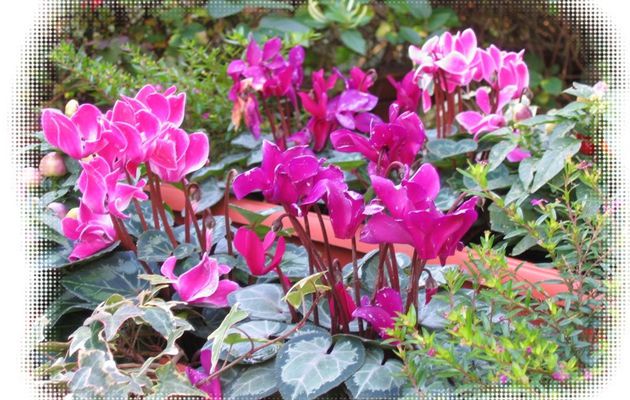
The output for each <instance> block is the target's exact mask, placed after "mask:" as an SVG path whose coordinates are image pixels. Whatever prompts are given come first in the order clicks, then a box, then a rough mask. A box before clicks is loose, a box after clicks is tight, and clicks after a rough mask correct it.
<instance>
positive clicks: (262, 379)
mask: <svg viewBox="0 0 630 400" xmlns="http://www.w3.org/2000/svg"><path fill="white" fill-rule="evenodd" d="M221 389H222V390H223V397H224V398H226V399H249V400H259V399H263V398H265V397H268V396H271V395H272V394H274V393H275V392H277V391H278V384H277V382H276V375H275V365H274V361H273V360H270V361H267V362H264V363H261V364H256V365H252V366H250V367H247V368H241V370H240V371H238V372H237V373H236V374H235V376H234V377H233V379H225V380H224V379H223V374H221Z"/></svg>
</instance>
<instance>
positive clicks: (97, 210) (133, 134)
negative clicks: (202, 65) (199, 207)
mask: <svg viewBox="0 0 630 400" xmlns="http://www.w3.org/2000/svg"><path fill="white" fill-rule="evenodd" d="M185 103H186V95H185V94H184V93H179V94H178V93H176V88H175V87H171V88H169V89H167V90H166V91H164V92H163V93H161V92H160V91H158V89H157V88H156V87H155V86H152V85H147V86H145V87H143V88H142V89H141V90H140V91H139V92H138V93H137V95H136V96H135V97H133V98H130V97H125V96H123V97H122V98H121V99H120V100H118V101H117V102H116V103H115V105H114V107H113V109H111V110H109V111H107V112H106V113H101V111H100V110H99V109H98V108H96V107H95V106H94V105H91V104H82V105H81V106H79V107H78V108H77V109H76V111H75V112H74V113H73V114H72V115H70V116H67V115H65V114H64V113H62V112H60V111H58V110H54V109H45V110H44V111H43V113H42V120H41V122H42V128H43V131H44V136H45V138H46V140H47V141H48V142H49V143H50V144H51V145H53V146H54V147H56V148H58V149H59V150H61V151H63V152H64V153H66V154H67V155H69V156H70V157H72V158H74V159H77V160H80V164H81V166H82V167H83V170H82V172H81V175H80V176H79V179H78V185H77V186H78V188H79V190H80V191H81V193H82V197H81V201H80V205H79V210H78V213H77V212H75V213H70V215H67V216H66V217H65V218H64V219H63V221H62V226H63V231H64V234H65V235H66V236H67V237H68V238H69V239H71V240H74V241H75V247H74V249H73V251H72V253H71V255H70V260H78V259H82V258H85V257H88V256H90V255H92V254H94V253H96V252H98V251H99V250H102V249H103V248H105V247H107V246H109V245H110V244H112V243H113V242H114V241H116V240H117V239H120V237H119V236H120V235H119V226H117V224H119V223H120V220H123V219H126V218H128V216H127V215H126V214H125V213H124V212H125V210H126V209H127V207H128V206H129V205H130V203H131V202H132V201H134V200H139V201H142V200H146V199H147V198H148V196H147V195H146V193H144V191H143V188H144V186H145V184H146V183H147V181H146V179H144V178H142V177H140V176H138V175H139V169H138V167H139V165H140V164H145V166H146V169H147V170H149V171H150V170H151V169H153V172H154V173H155V174H156V175H157V176H158V177H159V178H160V179H162V180H163V181H166V182H179V181H181V180H182V179H183V178H184V176H185V175H186V174H188V173H190V172H193V171H195V170H197V169H199V168H201V166H203V165H204V164H205V163H206V162H207V160H208V155H209V151H210V147H209V142H208V137H207V136H206V135H205V134H204V133H202V132H197V133H193V134H188V133H186V132H185V131H183V130H182V129H180V128H179V126H180V125H181V123H182V121H183V119H184V108H185Z"/></svg>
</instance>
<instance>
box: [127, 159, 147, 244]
mask: <svg viewBox="0 0 630 400" xmlns="http://www.w3.org/2000/svg"><path fill="white" fill-rule="evenodd" d="M125 173H126V174H127V182H129V184H130V185H131V184H132V182H133V180H132V179H131V175H129V172H128V171H127V170H126V169H125ZM132 201H133V206H134V208H135V209H136V214H138V217H139V218H140V226H142V232H146V231H147V230H148V229H149V226H148V225H147V220H146V219H145V218H144V213H143V212H142V208H140V202H138V199H136V198H133V200H132Z"/></svg>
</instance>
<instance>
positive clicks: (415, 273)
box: [405, 250, 427, 312]
mask: <svg viewBox="0 0 630 400" xmlns="http://www.w3.org/2000/svg"><path fill="white" fill-rule="evenodd" d="M426 263H427V260H420V259H419V258H418V252H417V251H415V250H414V252H413V257H412V260H411V277H410V279H411V280H410V281H409V286H408V287H407V304H406V305H405V312H408V311H409V308H410V307H411V306H412V305H413V306H414V308H415V309H416V310H418V290H419V289H420V282H419V281H420V276H421V275H422V271H424V266H425V265H426Z"/></svg>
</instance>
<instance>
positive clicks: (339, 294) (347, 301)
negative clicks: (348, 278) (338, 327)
mask: <svg viewBox="0 0 630 400" xmlns="http://www.w3.org/2000/svg"><path fill="white" fill-rule="evenodd" d="M333 290H334V291H335V296H330V297H329V299H328V308H329V311H330V315H331V316H332V317H333V318H334V317H335V316H336V315H337V311H336V309H337V307H335V301H337V300H338V301H339V310H340V311H341V315H340V316H339V319H340V321H339V322H340V323H341V324H342V325H345V324H347V323H350V321H351V320H353V319H354V318H356V317H355V316H354V315H353V313H354V311H355V310H356V309H357V305H356V303H355V302H354V300H353V299H352V296H351V295H350V293H349V291H348V289H347V288H346V287H345V286H344V285H343V282H337V283H336V284H335V287H334V289H333ZM336 299H337V300H336Z"/></svg>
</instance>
